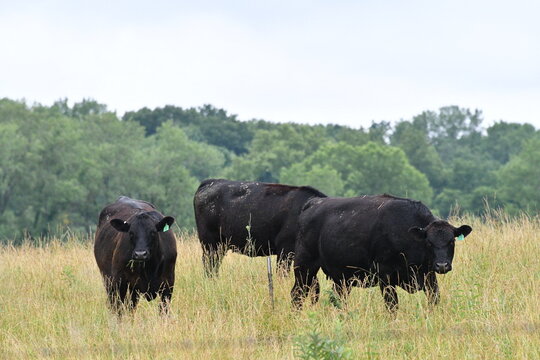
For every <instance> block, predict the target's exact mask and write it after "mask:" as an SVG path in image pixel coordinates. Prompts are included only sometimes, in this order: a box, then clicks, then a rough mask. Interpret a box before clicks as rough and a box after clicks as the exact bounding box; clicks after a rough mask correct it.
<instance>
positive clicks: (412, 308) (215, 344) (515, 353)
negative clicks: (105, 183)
mask: <svg viewBox="0 0 540 360" xmlns="http://www.w3.org/2000/svg"><path fill="white" fill-rule="evenodd" d="M454 222H455V223H460V221H454ZM467 223H469V224H471V225H472V227H473V229H474V230H473V232H472V234H471V235H470V236H469V237H467V238H466V239H465V241H463V242H459V243H458V244H457V248H456V255H455V259H454V264H453V265H454V270H453V271H452V272H450V273H449V274H447V275H444V276H439V282H440V287H441V303H440V304H439V306H438V307H436V308H435V309H434V310H430V309H429V308H428V306H427V301H426V298H425V296H424V294H423V293H418V294H414V295H409V294H407V293H405V292H403V291H399V297H400V310H399V311H398V314H397V316H396V318H393V317H391V316H390V315H389V314H388V313H387V311H386V309H385V306H384V303H383V300H382V297H381V295H380V292H379V290H378V288H372V289H367V290H366V289H353V291H352V293H351V296H350V298H349V300H348V302H347V303H346V304H343V309H341V310H340V309H337V308H335V307H333V306H332V305H331V304H330V299H329V295H328V291H327V290H328V289H330V284H329V282H328V281H326V279H324V276H322V273H321V274H319V279H320V280H321V283H322V296H321V301H320V302H319V303H318V304H316V305H314V306H311V305H307V304H306V306H305V308H304V310H303V311H301V312H295V311H292V310H291V306H290V296H289V291H290V289H291V287H292V283H293V277H292V276H291V277H289V278H278V277H274V291H275V308H274V309H272V308H271V302H270V299H269V297H268V288H267V275H266V260H265V259H264V258H256V259H250V258H248V257H245V256H241V255H237V254H231V253H229V254H228V255H227V256H226V258H225V261H224V263H223V266H222V268H221V272H220V277H219V278H217V279H207V278H205V277H204V275H203V270H202V264H201V260H200V259H201V251H200V247H199V244H198V242H197V240H196V238H195V237H193V236H188V235H186V236H183V237H179V241H178V249H179V256H178V260H177V268H176V277H177V282H176V286H175V291H174V294H173V300H172V304H171V314H170V316H169V317H160V316H159V314H158V306H157V305H158V303H157V302H156V301H152V302H146V301H142V302H141V303H140V305H139V307H138V309H137V311H136V313H135V314H134V315H133V316H128V317H125V318H123V319H122V320H119V319H118V318H116V317H115V316H114V315H112V314H111V313H109V312H108V310H107V307H106V296H105V291H104V288H103V285H102V283H101V277H100V275H99V272H98V269H97V266H96V264H95V260H94V257H93V252H92V244H91V243H90V242H84V241H81V240H80V239H75V238H70V239H67V241H60V240H54V239H53V240H52V241H51V242H50V243H48V244H43V245H41V246H39V247H36V246H31V245H28V244H26V245H23V246H18V247H13V246H3V247H1V248H0V358H1V359H21V358H60V359H62V358H90V359H91V358H95V359H103V358H119V359H124V358H126V359H148V358H153V359H186V358H193V359H255V358H261V359H293V358H295V356H299V355H300V354H298V347H299V346H298V341H299V339H302V338H304V339H305V338H306V336H309V334H318V336H320V337H321V338H323V340H324V339H329V340H330V341H332V339H337V338H338V337H339V341H340V342H339V344H343V347H344V348H346V350H347V351H349V350H350V352H351V353H352V358H353V359H394V358H397V359H410V358H432V357H433V358H435V359H438V360H439V359H535V358H537V359H538V358H540V311H539V310H540V235H539V234H540V223H539V221H538V219H528V218H522V219H517V220H512V221H510V220H507V219H504V218H503V219H500V218H499V219H488V220H484V221H480V220H479V219H472V220H470V219H469V220H467ZM337 328H339V334H338V331H337V330H336V329H337Z"/></svg>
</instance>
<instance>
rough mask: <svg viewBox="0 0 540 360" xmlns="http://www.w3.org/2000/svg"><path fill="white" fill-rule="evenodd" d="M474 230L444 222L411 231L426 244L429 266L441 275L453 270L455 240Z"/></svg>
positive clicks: (414, 228) (433, 223) (413, 228)
mask: <svg viewBox="0 0 540 360" xmlns="http://www.w3.org/2000/svg"><path fill="white" fill-rule="evenodd" d="M471 231H472V228H471V227H470V226H469V225H462V226H460V227H459V228H456V227H454V226H452V225H450V224H449V223H448V222H446V221H443V220H436V221H433V222H431V223H430V224H429V225H428V226H426V227H425V228H420V227H418V226H414V227H412V228H410V229H409V232H410V233H411V234H413V235H414V236H415V237H416V238H417V239H419V240H421V241H423V242H424V244H425V245H426V248H427V251H428V259H429V266H430V268H431V269H433V270H435V271H436V272H437V273H439V274H445V273H447V272H449V271H450V270H452V260H453V259H454V245H455V238H456V237H458V236H460V235H463V237H465V236H467V235H469V234H470V232H471Z"/></svg>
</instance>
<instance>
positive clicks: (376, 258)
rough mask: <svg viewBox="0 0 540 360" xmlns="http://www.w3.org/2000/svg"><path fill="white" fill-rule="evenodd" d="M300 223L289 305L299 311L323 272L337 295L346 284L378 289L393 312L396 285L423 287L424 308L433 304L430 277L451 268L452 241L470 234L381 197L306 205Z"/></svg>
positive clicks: (413, 204)
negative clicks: (291, 302) (426, 299)
mask: <svg viewBox="0 0 540 360" xmlns="http://www.w3.org/2000/svg"><path fill="white" fill-rule="evenodd" d="M299 224H300V225H299V226H300V231H299V235H298V239H297V242H296V248H295V257H294V274H295V284H294V286H293V289H292V291H291V296H292V301H293V305H295V306H296V307H300V306H301V304H302V302H303V300H304V298H305V297H306V295H307V294H308V291H309V290H310V289H311V290H312V291H313V292H314V294H313V299H312V300H313V301H314V302H315V301H317V299H318V294H319V283H318V280H317V272H318V271H319V268H322V269H323V271H324V273H325V274H326V275H327V276H328V277H329V278H330V279H332V280H333V282H334V290H335V292H336V293H337V294H338V295H339V296H340V297H345V296H346V295H348V293H349V291H350V289H351V286H362V287H369V286H376V285H379V287H380V289H381V292H382V295H383V297H384V300H385V303H386V306H387V308H388V309H389V310H390V311H392V312H393V311H394V310H396V309H397V306H398V297H397V293H396V286H400V287H402V288H403V289H405V290H406V291H407V292H409V293H413V292H415V291H417V290H424V291H425V292H426V295H427V297H428V301H429V303H430V304H437V303H438V301H439V287H438V284H437V277H436V275H435V273H439V274H444V273H447V272H448V271H450V270H451V269H452V259H453V257H454V242H455V238H456V237H460V238H462V237H465V236H467V235H468V234H469V233H470V232H471V231H472V229H471V227H470V226H468V225H463V226H461V227H459V228H456V227H454V226H452V225H450V224H449V223H448V222H446V221H443V220H440V219H437V218H436V217H435V216H433V215H432V213H431V212H430V211H429V209H428V208H427V207H426V206H425V205H424V204H422V203H421V202H419V201H413V200H409V199H403V198H398V197H394V196H390V195H386V194H385V195H374V196H363V197H356V198H320V199H313V200H310V201H309V202H308V203H307V204H306V205H305V207H304V209H303V210H302V213H301V214H300V217H299Z"/></svg>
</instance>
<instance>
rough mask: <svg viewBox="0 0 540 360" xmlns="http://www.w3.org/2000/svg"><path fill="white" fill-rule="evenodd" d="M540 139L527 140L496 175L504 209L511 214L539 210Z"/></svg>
mask: <svg viewBox="0 0 540 360" xmlns="http://www.w3.org/2000/svg"><path fill="white" fill-rule="evenodd" d="M538 164H540V137H538V136H536V137H534V138H533V139H530V140H527V141H526V142H525V143H524V145H523V150H522V151H521V152H520V153H519V154H518V155H516V156H514V157H512V158H511V159H510V161H509V162H508V163H507V164H506V165H504V166H503V167H502V168H501V169H500V170H499V171H498V173H497V175H498V178H499V192H500V197H501V199H502V201H503V202H504V207H505V209H507V210H508V211H510V212H511V213H517V212H518V211H527V212H532V213H536V212H538V211H539V210H540V166H538Z"/></svg>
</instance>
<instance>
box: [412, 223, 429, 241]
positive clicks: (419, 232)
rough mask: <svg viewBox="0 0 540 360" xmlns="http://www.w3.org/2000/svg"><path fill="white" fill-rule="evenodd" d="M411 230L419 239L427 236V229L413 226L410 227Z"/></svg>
mask: <svg viewBox="0 0 540 360" xmlns="http://www.w3.org/2000/svg"><path fill="white" fill-rule="evenodd" d="M409 232H410V233H411V234H413V235H414V236H415V237H416V238H417V239H418V240H424V239H425V238H426V229H424V228H421V227H418V226H413V227H412V228H409Z"/></svg>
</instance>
